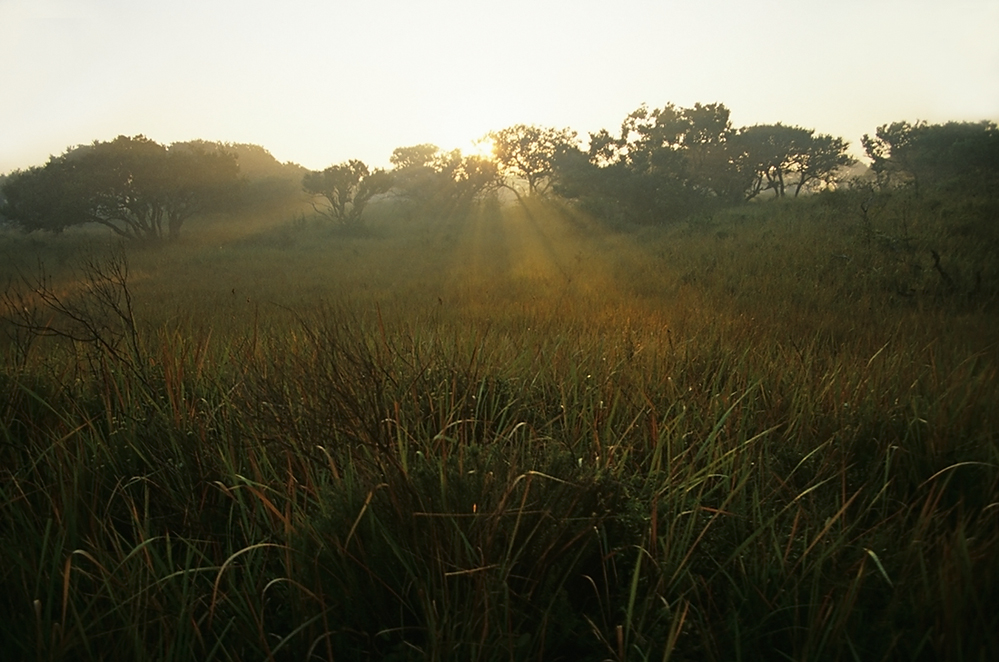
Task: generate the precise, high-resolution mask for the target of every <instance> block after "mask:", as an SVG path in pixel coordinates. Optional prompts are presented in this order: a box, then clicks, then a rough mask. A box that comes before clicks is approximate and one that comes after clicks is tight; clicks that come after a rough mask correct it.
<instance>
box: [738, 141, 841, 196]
mask: <svg viewBox="0 0 999 662" xmlns="http://www.w3.org/2000/svg"><path fill="white" fill-rule="evenodd" d="M731 143H732V144H733V149H732V150H731V152H730V153H731V154H732V156H733V161H734V162H735V163H737V164H738V166H739V167H740V169H741V170H742V171H743V172H744V173H745V175H746V177H747V179H749V181H750V183H749V186H748V190H747V192H746V198H747V199H752V198H755V197H756V196H758V195H760V194H761V193H763V192H764V191H773V192H774V195H775V196H776V197H784V196H785V194H786V192H787V189H788V188H789V187H790V188H793V190H794V195H795V196H797V195H798V194H800V193H801V191H802V189H803V188H804V187H805V186H806V185H808V184H815V183H818V182H824V183H826V184H827V185H828V184H831V183H833V181H834V180H835V177H836V174H837V173H838V172H839V171H841V170H842V169H843V168H847V167H849V166H851V165H853V164H854V163H855V162H856V160H855V159H854V158H853V157H851V156H850V155H849V154H847V151H846V150H847V148H848V147H849V144H848V143H847V142H846V141H844V140H843V139H841V138H834V137H833V136H829V135H825V134H820V135H818V136H816V135H815V130H814V129H803V128H801V127H799V126H785V125H783V124H781V123H779V122H778V123H777V124H757V125H755V126H750V127H747V128H744V129H741V130H740V131H739V132H738V134H737V135H736V137H735V138H733V140H732V141H731Z"/></svg>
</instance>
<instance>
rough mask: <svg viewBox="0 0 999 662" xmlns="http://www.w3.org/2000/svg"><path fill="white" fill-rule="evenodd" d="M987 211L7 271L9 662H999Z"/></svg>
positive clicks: (982, 203)
mask: <svg viewBox="0 0 999 662" xmlns="http://www.w3.org/2000/svg"><path fill="white" fill-rule="evenodd" d="M872 205H873V206H872ZM997 211H999V210H997V207H996V204H995V201H994V200H991V201H990V200H988V199H980V198H974V197H965V198H962V199H959V200H957V199H953V198H951V197H946V196H945V197H924V198H922V199H919V200H917V199H916V198H914V197H911V196H909V195H902V194H897V195H889V194H885V195H882V196H881V197H880V198H878V200H877V201H876V203H872V202H871V201H870V199H869V198H868V197H867V193H858V192H856V191H852V192H838V193H831V194H826V195H822V196H813V197H810V198H807V199H802V200H789V201H787V202H786V203H774V204H767V205H753V206H748V207H742V208H739V209H737V210H732V211H727V212H719V213H717V214H714V215H709V216H705V217H701V218H698V219H695V220H690V221H688V222H680V223H675V224H672V225H669V226H665V227H660V228H651V229H648V228H646V229H642V228H633V229H631V230H629V231H627V232H624V231H620V230H615V231H611V230H608V229H607V228H606V227H604V226H601V225H599V224H597V223H595V222H593V221H592V220H590V219H589V218H588V217H585V216H583V215H580V214H579V213H578V212H575V211H573V210H572V209H571V208H569V207H565V206H562V205H560V204H558V203H553V202H545V201H542V200H540V199H536V198H526V199H525V200H524V203H523V204H511V205H507V206H500V205H498V204H495V203H491V204H490V203H486V204H483V205H482V206H480V207H478V208H477V209H476V210H475V211H474V212H473V213H471V214H470V215H469V216H468V217H465V218H452V219H450V220H440V219H438V218H428V219H424V220H422V221H419V222H408V223H407V224H405V225H400V221H399V216H398V215H397V214H396V212H395V210H394V209H392V208H390V207H383V208H382V211H381V213H379V214H375V213H372V216H371V219H370V223H369V226H370V227H369V231H368V233H366V234H343V233H331V231H330V230H329V228H328V226H327V225H325V224H317V223H315V222H313V221H310V220H308V219H306V220H300V221H297V222H293V223H290V224H287V225H283V226H280V227H276V228H271V229H267V230H259V229H258V230H255V231H246V233H245V234H243V235H241V236H228V237H225V238H223V237H222V235H221V234H220V233H221V232H222V230H221V229H219V228H213V226H212V225H211V223H208V222H206V223H205V224H203V225H202V226H201V227H200V230H199V232H194V231H192V232H191V236H190V238H189V240H188V241H187V242H186V243H183V244H174V245H170V246H164V247H161V248H156V249H150V248H129V249H126V250H125V252H122V250H121V249H113V250H110V251H108V250H106V249H101V248H99V247H98V245H97V244H96V243H94V242H95V241H96V239H95V236H94V235H92V234H90V233H86V232H82V231H81V232H75V233H74V232H67V233H64V234H63V235H62V236H60V237H57V238H52V239H47V240H44V241H39V240H38V239H35V238H32V237H23V236H18V235H9V236H7V237H6V239H5V242H6V244H5V246H6V247H7V248H6V251H7V252H6V255H7V263H8V264H11V265H16V266H18V267H19V272H18V273H11V274H10V276H11V280H10V285H9V287H8V288H7V290H6V295H5V296H6V308H5V310H6V312H5V315H6V318H5V322H4V332H5V333H6V338H7V344H6V346H5V351H6V362H5V367H4V370H3V373H2V376H0V379H2V381H3V388H2V389H0V393H2V394H3V395H2V401H0V425H2V431H3V436H2V439H0V472H2V474H3V475H2V480H0V509H2V512H0V555H2V558H3V564H2V565H0V647H2V650H0V657H2V658H3V659H12V660H13V659H66V660H69V659H74V660H75V659H107V660H110V659H115V660H122V659H185V660H186V659H202V660H207V659H217V660H257V659H324V660H325V659H330V660H354V659H371V660H388V659H396V660H458V659H462V660H466V659H471V660H500V659H502V660H524V659H540V660H608V659H609V660H624V659H629V660H641V659H655V660H661V659H672V660H735V659H765V660H773V659H790V660H826V659H844V660H853V659H864V660H868V659H905V660H909V659H925V660H934V659H951V660H960V659H967V660H985V659H991V658H992V656H993V655H994V654H995V652H996V651H997V650H999V641H997V635H996V633H997V632H999V610H997V608H996V605H997V604H999V566H997V564H996V561H995V559H996V557H997V554H999V513H997V508H999V505H997V504H999V436H997V430H999V420H997V417H999V397H997V393H996V379H997V365H999V363H997V358H999V357H997V347H996V335H995V329H996V328H997V327H999V305H997V304H999V271H997V270H999V266H997V264H996V262H995V246H996V238H997V237H996V233H997V228H999V226H997V225H996V222H995V219H996V214H997ZM34 253H37V254H38V255H39V256H40V257H41V259H42V260H43V262H44V265H45V269H46V270H47V272H46V273H45V274H40V273H39V272H38V268H37V265H36V264H35V263H34V262H33V261H32V260H31V259H28V258H26V257H25V256H28V255H32V254H34ZM81 256H89V257H81Z"/></svg>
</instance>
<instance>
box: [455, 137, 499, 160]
mask: <svg viewBox="0 0 999 662" xmlns="http://www.w3.org/2000/svg"><path fill="white" fill-rule="evenodd" d="M494 149H495V145H494V143H493V141H492V138H488V137H486V138H478V139H476V140H470V141H469V142H468V143H467V145H466V146H465V147H462V148H461V153H462V154H464V155H465V156H475V157H478V158H480V159H486V160H488V161H492V160H493V159H495V158H496V153H495V151H494Z"/></svg>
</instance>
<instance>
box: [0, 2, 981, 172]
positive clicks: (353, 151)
mask: <svg viewBox="0 0 999 662" xmlns="http://www.w3.org/2000/svg"><path fill="white" fill-rule="evenodd" d="M997 33H999V3H996V2H994V1H991V0H990V1H973V0H951V1H950V2H947V3H944V2H926V1H918V2H901V1H898V0H878V1H874V2H855V1H848V2H840V3H835V4H831V3H829V4H825V3H823V4H819V3H809V4H806V5H802V4H801V3H792V2H789V1H786V0H766V1H763V2H756V3H752V4H749V3H744V2H734V1H730V0H714V1H710V2H696V3H695V2H655V3H654V2H647V1H640V0H623V1H620V2H614V3H605V2H596V1H592V0H589V1H583V2H581V1H574V2H563V1H556V2H544V3H537V2H527V1H526V0H512V1H510V2H505V3H502V4H497V3H486V2H470V1H463V2H456V1H453V0H433V1H432V2H421V3H414V2H383V3H361V2H337V3H325V2H316V1H312V0H290V1H288V2H283V3H265V2H259V1H255V2H241V3H235V2H232V1H231V0H198V1H197V2H194V1H193V0H181V1H179V2H173V3H169V4H162V3H149V2H141V3H126V2H120V1H118V0H76V1H70V0H0V58H2V61H3V62H4V65H3V67H2V68H0V89H2V90H3V91H4V93H3V101H2V102H0V173H2V172H8V171H10V170H13V169H15V168H25V167H28V166H31V165H38V164H41V163H44V162H45V160H46V159H47V158H48V156H49V155H51V154H60V153H62V152H63V151H64V150H65V149H66V147H67V145H76V144H85V143H89V142H91V141H93V140H95V139H99V140H108V139H110V138H113V137H114V136H116V135H119V134H126V135H135V134H140V133H141V134H145V135H147V136H149V137H150V138H152V139H154V140H157V141H161V142H174V141H182V140H189V139H193V138H204V139H208V140H219V141H225V142H240V143H253V144H259V145H264V146H265V147H267V148H268V149H269V150H271V151H272V152H273V153H274V155H275V156H276V157H277V158H279V159H281V160H282V161H285V160H289V161H295V162H298V163H301V164H302V165H304V166H306V167H308V168H312V169H321V168H324V167H326V166H327V165H329V164H330V163H335V162H339V161H343V160H345V159H348V158H358V159H362V160H364V161H365V162H367V163H370V164H372V165H375V166H385V165H387V164H388V158H389V156H390V154H391V153H392V150H393V149H394V148H396V147H399V146H404V145H413V144H418V143H425V142H433V143H436V144H438V145H440V146H441V147H443V148H454V147H465V148H467V147H469V144H470V141H471V140H473V139H475V138H477V137H479V136H481V135H483V134H484V133H486V132H487V131H490V130H496V129H501V128H503V127H505V126H509V125H512V124H516V123H528V124H531V123H536V124H540V125H545V126H559V127H562V126H565V127H570V128H572V129H575V130H577V131H579V132H580V134H581V135H582V136H584V137H585V135H586V133H587V132H590V131H597V130H599V129H601V128H608V129H611V130H613V129H615V128H616V127H617V126H618V125H619V124H620V122H621V119H622V118H623V117H625V115H626V114H627V113H629V112H631V111H632V110H634V109H635V108H636V107H637V106H638V105H639V104H641V103H643V102H647V103H649V104H650V105H651V106H654V107H658V106H662V105H664V104H666V103H669V102H673V103H676V104H678V105H681V106H690V105H692V104H694V103H696V102H703V103H711V102H716V101H717V102H722V103H724V104H726V105H727V106H728V107H729V108H731V109H732V120H733V123H734V124H735V125H740V126H748V125H751V124H755V123H773V122H778V121H780V122H784V123H787V124H796V125H801V126H805V127H809V128H815V129H816V130H818V131H819V132H822V133H829V134H832V135H836V136H842V137H843V138H845V139H847V140H849V141H850V142H851V143H852V146H853V151H854V152H855V153H856V154H858V155H859V154H860V147H859V139H860V137H861V135H862V134H864V133H872V132H873V131H874V129H875V128H876V127H877V126H878V125H880V124H884V123H887V122H891V121H895V120H903V119H906V120H916V119H923V120H927V121H929V122H931V123H932V122H944V121H950V120H957V121H975V120H981V119H996V118H999V85H997V82H999V42H997V41H996V40H995V39H994V35H995V34H997Z"/></svg>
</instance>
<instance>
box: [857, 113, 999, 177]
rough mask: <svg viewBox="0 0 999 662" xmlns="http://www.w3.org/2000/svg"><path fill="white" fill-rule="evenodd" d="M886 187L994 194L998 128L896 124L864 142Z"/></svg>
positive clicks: (984, 123) (998, 160)
mask: <svg viewBox="0 0 999 662" xmlns="http://www.w3.org/2000/svg"><path fill="white" fill-rule="evenodd" d="M862 144H863V146H864V149H865V151H866V152H867V156H868V157H870V159H871V160H872V161H873V163H872V165H871V168H872V169H873V170H874V172H875V173H876V175H877V176H878V178H879V181H880V183H881V185H882V187H891V186H898V185H904V184H906V183H912V184H914V185H915V186H916V188H917V190H918V189H919V188H920V187H925V186H940V185H951V186H954V185H956V186H957V187H958V188H965V189H977V190H982V189H985V190H987V189H989V188H994V187H995V184H996V182H997V181H999V128H997V127H996V124H995V123H994V122H989V121H982V122H947V123H946V124H927V123H926V122H916V123H915V124H910V123H909V122H904V121H903V122H892V123H890V124H883V125H881V126H879V127H878V128H877V131H876V132H875V135H874V136H873V137H872V136H870V135H867V134H865V135H864V137H863V140H862Z"/></svg>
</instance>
